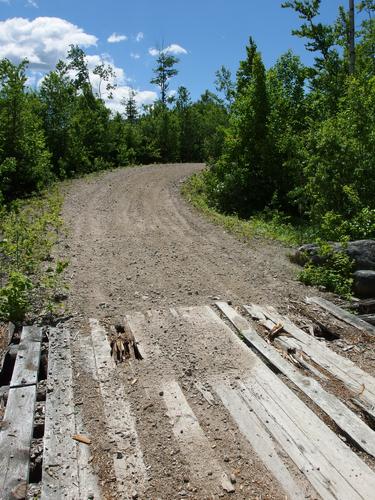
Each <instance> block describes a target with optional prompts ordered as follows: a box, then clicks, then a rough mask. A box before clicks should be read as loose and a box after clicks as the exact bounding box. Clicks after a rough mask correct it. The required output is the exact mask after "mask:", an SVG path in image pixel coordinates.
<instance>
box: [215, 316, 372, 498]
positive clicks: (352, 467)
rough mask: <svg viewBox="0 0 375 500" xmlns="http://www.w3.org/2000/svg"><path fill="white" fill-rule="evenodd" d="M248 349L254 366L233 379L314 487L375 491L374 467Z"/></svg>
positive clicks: (328, 492)
mask: <svg viewBox="0 0 375 500" xmlns="http://www.w3.org/2000/svg"><path fill="white" fill-rule="evenodd" d="M217 319H218V321H221V323H222V324H223V326H222V328H225V329H227V331H228V333H229V334H230V335H233V332H232V330H231V329H230V328H229V327H228V326H227V325H225V324H224V323H223V322H222V320H220V318H219V317H218V316H217ZM241 323H242V324H243V322H241ZM247 352H248V356H249V361H250V360H251V366H252V368H251V370H250V373H249V375H248V377H246V378H242V380H244V382H243V383H242V385H241V383H240V382H237V381H235V384H237V385H239V386H240V388H241V389H242V390H243V391H245V392H246V390H248V391H250V393H249V395H248V397H247V404H249V405H253V406H252V409H253V411H259V413H258V414H257V415H258V417H259V418H260V419H261V421H262V424H263V425H264V426H265V427H266V428H267V429H268V430H269V431H270V432H271V433H272V434H273V436H274V437H275V439H277V440H278V442H279V443H280V444H281V445H282V446H283V448H284V450H285V452H286V453H288V454H289V456H290V458H291V459H292V460H293V461H294V462H295V463H296V465H297V466H298V467H299V468H300V469H301V471H302V472H304V474H305V475H306V477H307V478H308V479H309V481H310V482H311V484H312V485H313V486H314V488H315V489H316V490H317V491H318V492H319V493H320V494H321V495H322V497H323V498H351V499H352V498H353V499H354V498H355V499H360V498H362V499H363V498H371V495H372V493H371V492H373V491H375V490H374V488H375V474H374V473H373V471H371V469H370V468H369V467H368V466H367V465H366V464H365V463H364V462H362V460H360V458H359V457H358V456H357V455H356V454H355V453H353V452H352V451H351V450H350V448H349V447H348V446H346V445H345V444H344V443H343V442H342V441H341V440H340V438H339V437H338V436H337V435H336V434H335V433H334V432H333V431H331V429H329V428H328V427H327V426H326V425H325V424H324V423H323V422H322V421H321V420H320V419H319V418H318V417H317V416H316V415H315V414H314V413H313V412H312V411H311V410H310V409H309V408H308V407H307V406H306V405H305V404H304V403H303V402H302V401H301V400H300V399H299V398H298V397H297V396H296V395H295V394H294V393H293V392H292V391H291V390H290V389H289V388H288V387H287V386H286V385H285V384H283V382H282V381H281V380H280V379H279V378H278V377H277V376H276V375H275V374H274V373H273V372H272V371H271V370H270V369H269V368H268V367H267V366H266V365H265V364H264V363H263V362H262V361H261V359H260V358H259V357H258V356H256V354H254V353H253V352H252V351H251V350H250V349H249V350H248V351H247ZM254 405H256V407H255V406H254ZM257 408H258V409H257ZM259 408H260V409H259ZM293 436H294V437H293Z"/></svg>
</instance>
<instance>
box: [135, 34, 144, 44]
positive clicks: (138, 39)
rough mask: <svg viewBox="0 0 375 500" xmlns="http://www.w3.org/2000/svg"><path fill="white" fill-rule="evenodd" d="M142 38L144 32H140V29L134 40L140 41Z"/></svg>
mask: <svg viewBox="0 0 375 500" xmlns="http://www.w3.org/2000/svg"><path fill="white" fill-rule="evenodd" d="M143 38H144V34H143V33H142V31H140V32H139V33H138V34H137V36H136V37H135V41H136V42H140V41H141V40H143Z"/></svg>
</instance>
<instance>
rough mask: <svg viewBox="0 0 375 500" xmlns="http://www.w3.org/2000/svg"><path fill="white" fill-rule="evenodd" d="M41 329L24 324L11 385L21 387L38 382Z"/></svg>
mask: <svg viewBox="0 0 375 500" xmlns="http://www.w3.org/2000/svg"><path fill="white" fill-rule="evenodd" d="M41 342H42V329H41V328H38V327H35V326H24V327H23V329H22V334H21V340H20V344H19V346H18V351H17V358H16V362H15V365H14V370H13V375H12V380H11V382H10V386H11V387H21V386H26V385H31V384H36V383H37V382H38V371H39V362H40V351H41Z"/></svg>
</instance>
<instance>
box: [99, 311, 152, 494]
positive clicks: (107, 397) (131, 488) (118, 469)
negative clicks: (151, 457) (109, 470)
mask: <svg viewBox="0 0 375 500" xmlns="http://www.w3.org/2000/svg"><path fill="white" fill-rule="evenodd" d="M90 326H91V337H92V346H93V352H94V360H95V368H96V376H97V379H98V382H99V387H100V392H101V395H102V400H103V405H104V413H105V416H106V420H107V423H106V424H107V433H108V438H109V440H110V442H111V443H113V449H112V450H111V454H112V457H113V468H114V471H115V475H116V478H117V482H116V487H117V490H118V492H119V498H122V499H132V498H134V496H133V495H135V494H136V492H137V494H138V495H139V496H140V497H143V494H144V491H145V489H146V484H147V472H146V467H145V464H144V461H143V453H142V450H141V446H140V443H139V438H138V434H137V430H136V422H135V418H134V416H133V414H132V412H131V408H130V403H129V402H128V401H127V398H126V395H125V391H124V388H123V387H122V383H121V381H120V380H118V377H117V368H116V364H115V362H114V361H113V359H112V357H111V350H110V346H109V343H108V340H107V336H106V332H105V329H104V328H103V327H102V326H101V325H100V324H99V322H98V321H97V320H96V319H90ZM118 402H121V404H119V403H118Z"/></svg>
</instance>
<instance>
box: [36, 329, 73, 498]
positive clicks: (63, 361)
mask: <svg viewBox="0 0 375 500" xmlns="http://www.w3.org/2000/svg"><path fill="white" fill-rule="evenodd" d="M47 380H48V382H47V398H46V413H45V431H44V452H43V471H42V495H41V498H43V500H55V499H56V498H71V499H73V498H80V497H79V483H78V481H79V476H78V462H77V443H76V442H75V441H74V440H73V435H74V434H75V433H76V427H75V417H74V399H73V375H72V365H71V351H70V334H69V330H67V329H66V328H51V329H50V331H49V355H48V379H47Z"/></svg>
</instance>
